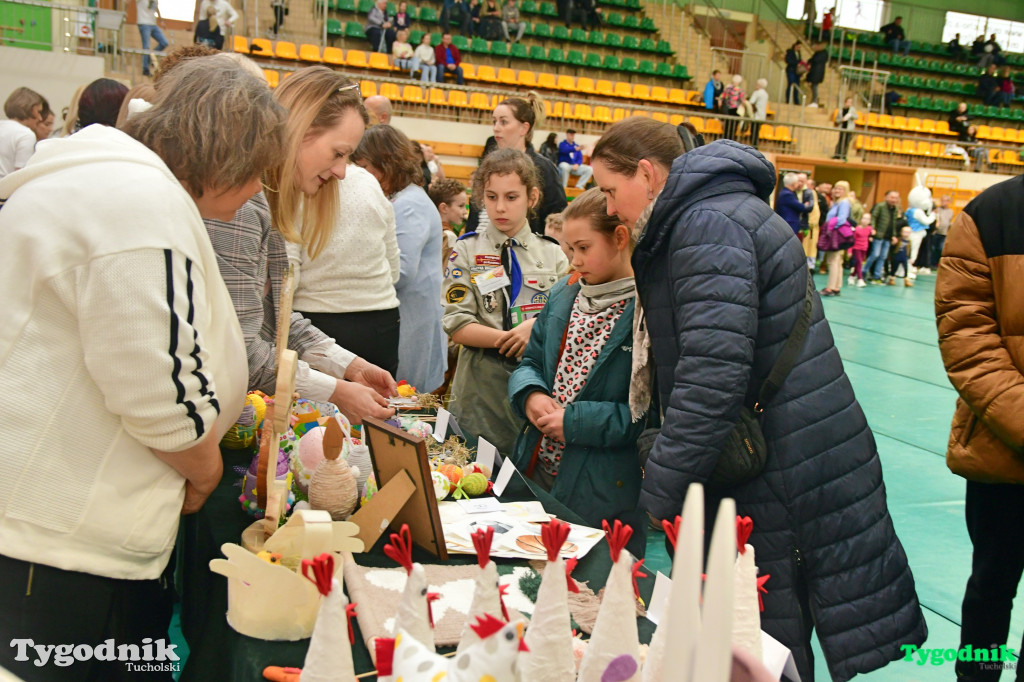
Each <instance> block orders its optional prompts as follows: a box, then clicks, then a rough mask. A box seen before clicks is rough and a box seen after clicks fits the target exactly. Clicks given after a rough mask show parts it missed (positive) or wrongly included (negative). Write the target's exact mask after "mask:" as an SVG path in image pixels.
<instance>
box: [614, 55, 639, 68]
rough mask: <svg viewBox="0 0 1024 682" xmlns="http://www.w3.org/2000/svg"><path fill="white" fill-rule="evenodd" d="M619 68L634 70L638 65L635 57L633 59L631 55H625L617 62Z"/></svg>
mask: <svg viewBox="0 0 1024 682" xmlns="http://www.w3.org/2000/svg"><path fill="white" fill-rule="evenodd" d="M619 68H621V69H622V70H623V71H633V72H635V71H636V70H637V68H638V67H637V63H636V60H635V59H633V58H632V57H626V58H625V59H623V60H622V61H621V62H620V63H619Z"/></svg>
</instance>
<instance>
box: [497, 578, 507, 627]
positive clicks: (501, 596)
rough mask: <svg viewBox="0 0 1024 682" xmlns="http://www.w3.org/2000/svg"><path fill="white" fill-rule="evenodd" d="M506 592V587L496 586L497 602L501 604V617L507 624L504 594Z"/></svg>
mask: <svg viewBox="0 0 1024 682" xmlns="http://www.w3.org/2000/svg"><path fill="white" fill-rule="evenodd" d="M506 592H508V585H498V602H499V603H500V604H501V617H502V618H504V619H505V622H506V623H507V622H508V609H507V608H505V593H506Z"/></svg>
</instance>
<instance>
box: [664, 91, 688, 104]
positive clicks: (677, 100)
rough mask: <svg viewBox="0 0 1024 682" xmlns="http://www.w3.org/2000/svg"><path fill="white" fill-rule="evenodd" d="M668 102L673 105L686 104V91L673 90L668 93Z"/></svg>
mask: <svg viewBox="0 0 1024 682" xmlns="http://www.w3.org/2000/svg"><path fill="white" fill-rule="evenodd" d="M668 101H669V102H671V103H672V104H686V91H685V90H680V89H679V88H672V89H671V90H669V91H668Z"/></svg>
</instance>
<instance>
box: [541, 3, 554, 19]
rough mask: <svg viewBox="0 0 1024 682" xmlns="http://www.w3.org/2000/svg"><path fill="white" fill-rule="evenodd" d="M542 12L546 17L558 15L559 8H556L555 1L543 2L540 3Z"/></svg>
mask: <svg viewBox="0 0 1024 682" xmlns="http://www.w3.org/2000/svg"><path fill="white" fill-rule="evenodd" d="M540 13H541V14H543V15H544V16H546V17H557V16H558V10H557V9H556V8H555V3H553V2H542V3H540Z"/></svg>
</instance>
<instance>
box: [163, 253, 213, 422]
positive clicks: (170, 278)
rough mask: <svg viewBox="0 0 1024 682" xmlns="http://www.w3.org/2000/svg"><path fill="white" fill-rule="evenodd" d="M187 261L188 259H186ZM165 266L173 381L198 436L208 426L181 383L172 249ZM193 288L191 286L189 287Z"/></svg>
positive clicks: (178, 398) (165, 256)
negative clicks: (186, 395) (187, 396)
mask: <svg viewBox="0 0 1024 682" xmlns="http://www.w3.org/2000/svg"><path fill="white" fill-rule="evenodd" d="M186 262H187V259H186ZM164 268H165V270H166V273H167V307H168V308H169V309H170V313H171V334H170V336H171V343H170V347H169V348H168V352H169V353H170V354H171V362H172V363H173V365H174V369H173V371H172V372H171V381H173V382H174V387H175V389H176V390H177V393H178V395H177V401H178V404H180V405H184V406H185V412H186V413H187V414H188V418H189V419H191V420H192V423H193V424H195V427H196V438H200V437H202V435H203V434H204V433H205V432H206V427H205V426H204V424H203V420H202V419H201V418H200V417H199V413H198V412H197V411H196V406H195V404H193V403H192V401H191V400H185V385H184V384H182V383H181V379H180V378H179V376H178V375H179V374H181V359H180V358H179V357H178V326H179V323H178V314H177V313H176V312H175V311H174V262H173V258H172V253H171V250H170V249H164ZM189 288H190V289H191V286H190V287H189ZM191 304H192V300H191V291H190V292H189V306H190V307H191Z"/></svg>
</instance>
